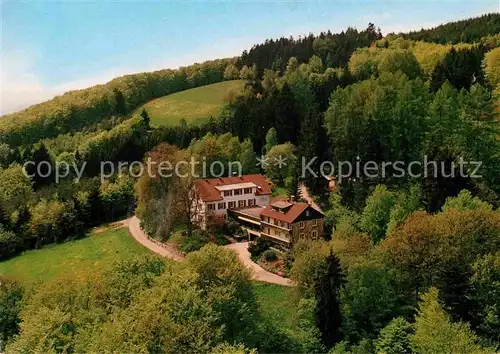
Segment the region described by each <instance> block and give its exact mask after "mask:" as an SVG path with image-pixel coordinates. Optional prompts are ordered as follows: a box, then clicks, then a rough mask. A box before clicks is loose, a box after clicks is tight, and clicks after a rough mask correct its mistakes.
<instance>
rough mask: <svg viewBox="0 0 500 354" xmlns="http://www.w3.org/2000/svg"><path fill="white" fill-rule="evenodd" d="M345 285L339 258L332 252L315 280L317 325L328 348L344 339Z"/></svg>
mask: <svg viewBox="0 0 500 354" xmlns="http://www.w3.org/2000/svg"><path fill="white" fill-rule="evenodd" d="M344 284H345V275H344V273H343V272H342V268H341V266H340V260H339V258H338V257H337V256H336V255H335V254H334V253H333V251H332V250H330V254H329V255H328V256H327V257H326V264H325V269H324V271H323V272H321V273H320V274H319V275H317V277H316V279H315V294H316V302H317V307H316V324H317V326H318V328H319V330H320V331H321V339H322V341H323V344H324V345H325V346H326V347H327V348H332V347H333V346H334V344H335V343H337V342H339V341H340V340H341V339H342V337H341V333H340V326H341V324H342V314H341V311H340V290H341V288H342V287H343V286H344Z"/></svg>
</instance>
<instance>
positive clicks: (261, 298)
mask: <svg viewBox="0 0 500 354" xmlns="http://www.w3.org/2000/svg"><path fill="white" fill-rule="evenodd" d="M294 290H295V289H294V288H292V287H288V286H282V285H276V284H268V283H263V282H254V285H253V291H254V293H255V297H256V298H257V303H258V304H259V307H260V310H261V312H262V314H263V315H264V316H265V317H266V318H268V319H269V320H270V321H271V322H272V323H274V324H275V325H276V326H278V327H280V328H281V329H282V330H284V331H286V332H289V333H291V334H293V333H294V332H295V331H296V328H297V323H296V316H295V315H296V313H297V304H298V301H299V299H298V296H297V294H296V292H295V291H294Z"/></svg>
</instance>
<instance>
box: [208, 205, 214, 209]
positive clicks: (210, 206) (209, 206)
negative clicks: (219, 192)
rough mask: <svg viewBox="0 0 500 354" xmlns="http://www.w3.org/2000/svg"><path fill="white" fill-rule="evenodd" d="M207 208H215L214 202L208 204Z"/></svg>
mask: <svg viewBox="0 0 500 354" xmlns="http://www.w3.org/2000/svg"><path fill="white" fill-rule="evenodd" d="M207 208H208V210H215V204H208V205H207Z"/></svg>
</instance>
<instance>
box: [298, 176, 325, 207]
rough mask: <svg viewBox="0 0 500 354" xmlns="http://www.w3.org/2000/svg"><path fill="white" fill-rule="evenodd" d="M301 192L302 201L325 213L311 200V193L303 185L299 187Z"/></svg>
mask: <svg viewBox="0 0 500 354" xmlns="http://www.w3.org/2000/svg"><path fill="white" fill-rule="evenodd" d="M299 192H300V196H301V197H302V199H304V200H305V201H306V202H307V203H309V205H311V206H312V207H313V208H314V209H317V210H319V211H321V212H323V210H321V208H320V207H319V205H318V204H317V203H316V202H315V201H314V200H313V199H312V198H311V196H310V195H309V191H308V190H307V187H306V186H305V185H304V184H303V183H301V184H300V186H299Z"/></svg>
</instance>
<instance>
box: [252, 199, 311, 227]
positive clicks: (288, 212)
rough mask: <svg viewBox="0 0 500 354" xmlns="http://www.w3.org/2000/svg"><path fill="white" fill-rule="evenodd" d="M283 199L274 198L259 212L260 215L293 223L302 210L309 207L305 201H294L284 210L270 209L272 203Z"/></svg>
mask: <svg viewBox="0 0 500 354" xmlns="http://www.w3.org/2000/svg"><path fill="white" fill-rule="evenodd" d="M280 201H283V198H280V197H278V198H275V199H273V200H272V201H271V203H269V204H268V205H267V206H266V207H265V208H264V210H262V212H261V213H260V215H262V216H267V217H270V218H274V219H278V220H281V221H285V222H288V223H293V221H294V220H295V219H296V218H297V217H298V216H299V215H300V214H302V213H303V212H304V210H306V209H307V208H308V207H309V204H307V203H299V202H294V203H292V205H291V206H290V207H289V208H287V209H285V212H283V213H282V212H279V211H275V210H272V204H273V203H275V202H280Z"/></svg>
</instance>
